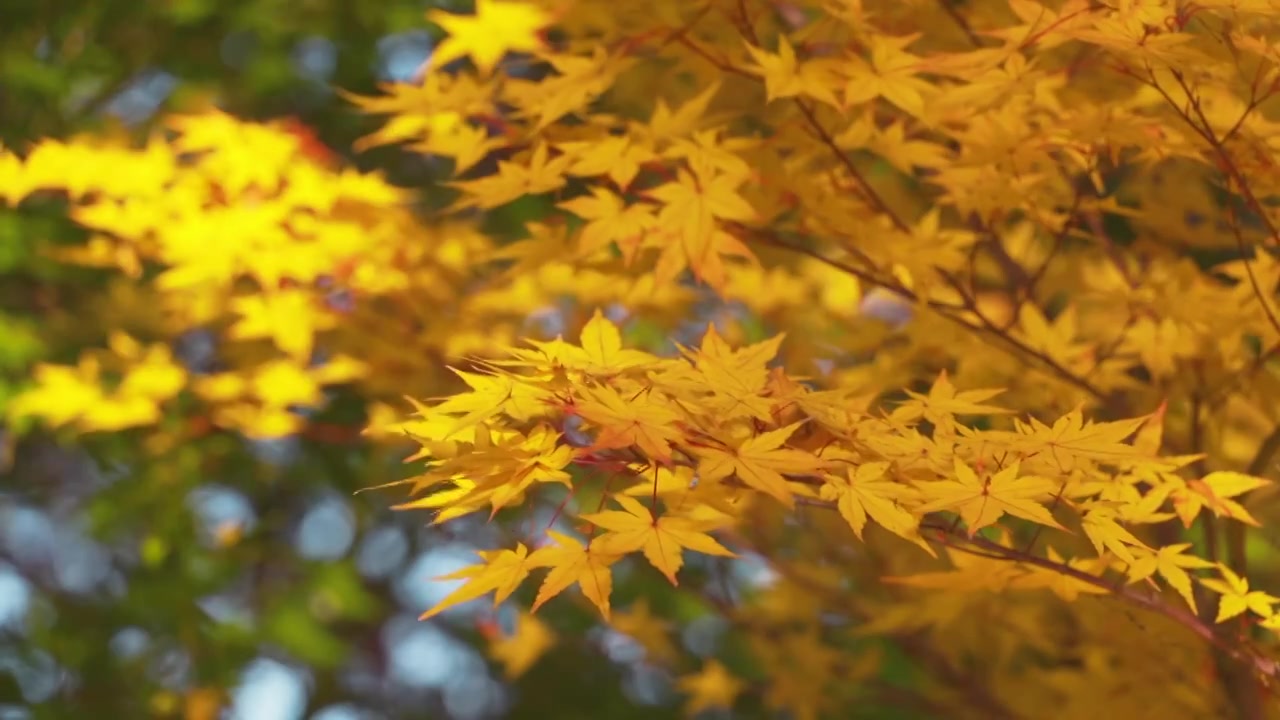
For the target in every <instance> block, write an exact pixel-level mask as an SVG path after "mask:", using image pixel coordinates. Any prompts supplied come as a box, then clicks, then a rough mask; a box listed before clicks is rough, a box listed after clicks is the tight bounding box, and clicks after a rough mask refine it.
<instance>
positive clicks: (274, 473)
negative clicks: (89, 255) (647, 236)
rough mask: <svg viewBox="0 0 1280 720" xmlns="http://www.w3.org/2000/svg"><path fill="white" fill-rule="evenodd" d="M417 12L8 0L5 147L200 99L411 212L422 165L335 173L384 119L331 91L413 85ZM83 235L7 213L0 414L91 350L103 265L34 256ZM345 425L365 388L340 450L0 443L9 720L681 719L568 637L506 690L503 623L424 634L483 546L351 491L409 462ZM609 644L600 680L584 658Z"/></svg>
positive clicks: (329, 415) (171, 1) (643, 580)
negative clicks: (42, 377)
mask: <svg viewBox="0 0 1280 720" xmlns="http://www.w3.org/2000/svg"><path fill="white" fill-rule="evenodd" d="M426 9H427V4H426V3H423V2H420V1H418V0H387V1H384V2H378V3H353V2H345V1H344V0H303V1H301V2H284V1H283V0H152V1H150V2H123V1H121V0H107V1H105V2H104V1H102V0H92V1H88V0H79V1H75V0H53V1H48V0H12V1H11V2H6V3H4V5H3V9H2V10H0V143H2V144H3V145H4V146H5V147H9V148H13V149H17V150H22V149H24V148H25V147H27V146H29V144H30V143H31V142H33V141H35V140H36V139H38V138H45V137H53V138H71V137H74V136H76V135H77V134H81V133H128V134H135V135H138V136H141V135H143V134H145V133H147V132H148V131H149V129H150V128H151V127H152V126H153V125H154V123H155V121H156V120H157V119H158V118H160V117H162V116H163V115H165V114H167V113H173V112H184V111H188V110H191V109H199V108H202V107H206V106H208V105H209V104H210V103H216V105H217V106H218V107H220V108H222V109H224V110H226V111H228V112H230V113H232V114H234V115H237V116H241V117H245V118H251V119H280V118H288V119H290V120H289V121H290V122H291V123H295V125H294V127H296V128H297V130H298V132H299V133H300V134H303V135H304V136H306V137H308V138H310V140H309V141H310V142H314V143H315V144H316V146H317V148H324V149H325V151H326V152H331V153H335V154H337V155H339V156H342V157H343V159H344V161H346V162H350V163H353V164H356V165H358V166H359V167H361V168H362V169H371V168H376V169H379V170H381V171H383V172H385V173H386V174H387V175H388V176H389V177H390V178H391V179H392V181H393V182H396V183H397V184H400V185H403V186H408V187H421V188H424V197H426V196H427V195H429V193H427V192H426V189H427V188H429V187H430V181H431V177H432V168H431V167H430V166H429V165H428V164H427V163H426V162H425V161H423V160H421V159H420V158H417V157H414V156H411V155H407V154H402V153H399V152H397V151H395V150H375V151H371V152H368V153H364V154H362V155H361V156H360V157H359V158H358V159H357V158H355V157H354V153H352V152H351V147H352V144H353V142H354V141H355V139H356V138H358V137H360V136H361V135H363V134H365V133H367V132H368V131H369V130H371V129H372V128H373V127H374V126H375V125H376V123H377V122H378V121H377V119H375V118H369V117H367V116H363V115H361V114H360V113H358V112H356V111H355V109H354V108H353V107H352V106H351V105H350V104H349V103H348V102H347V101H346V100H344V99H343V98H342V97H341V96H340V95H339V94H338V93H337V92H336V91H335V89H336V88H341V89H343V90H346V91H350V92H355V93H364V94H370V93H372V92H374V90H375V89H376V85H377V83H378V82H382V81H389V80H404V79H407V78H409V77H411V76H412V74H413V73H414V72H415V71H416V70H417V69H418V67H419V66H420V65H421V63H422V62H423V61H424V60H425V59H426V57H427V55H428V53H429V51H430V48H431V45H432V35H431V34H430V33H429V32H428V31H427V30H424V28H425V27H427V25H426V23H425V22H424V20H423V14H424V12H425V11H426ZM428 199H429V198H428ZM519 220H520V218H511V219H509V222H510V223H518V222H519ZM78 232H79V231H77V230H75V229H74V228H73V227H72V226H71V225H70V223H68V222H67V221H66V220H65V219H64V218H63V215H62V213H61V212H60V208H59V207H58V206H57V205H56V204H53V205H50V204H40V203H26V204H24V205H23V206H22V207H21V208H0V403H3V402H5V401H7V400H8V399H9V398H11V397H12V396H13V393H14V392H15V390H16V389H18V388H19V387H20V386H21V385H22V383H23V382H24V381H25V379H26V377H27V373H28V372H29V370H30V367H31V366H32V364H33V363H34V362H36V361H41V360H48V361H55V362H67V361H74V358H76V357H77V356H78V355H79V354H80V352H81V351H82V350H84V349H85V348H86V347H92V346H98V345H101V344H102V341H103V338H104V336H105V333H106V327H105V326H104V325H102V324H99V323H96V322H95V317H94V315H93V313H92V312H91V310H92V307H91V300H92V299H93V298H100V297H101V295H102V293H104V292H107V286H106V284H105V283H106V279H107V277H108V276H109V274H108V273H96V272H93V271H88V270H84V269H76V268H69V267H68V266H66V265H62V264H58V263H54V262H51V261H48V260H46V259H45V258H44V257H43V256H42V255H41V254H39V253H38V252H36V247H37V245H38V244H39V243H38V242H37V240H39V241H53V242H57V241H58V240H59V239H60V238H62V239H66V240H72V239H76V238H78V237H81V236H80V235H79V234H78ZM87 305H89V306H90V307H86V306H87ZM207 342H208V338H202V337H192V338H186V339H184V341H183V343H181V344H180V347H179V348H178V352H179V356H180V357H182V358H183V359H184V360H186V361H187V362H189V363H190V362H198V361H199V358H200V357H201V356H202V355H208V354H209V353H210V352H212V349H211V348H209V347H206V346H204V344H207ZM364 419H365V408H364V404H363V401H362V399H361V398H359V397H354V396H338V397H335V398H334V399H333V402H331V403H330V404H329V406H328V407H327V408H326V409H325V410H324V411H323V413H322V415H321V416H319V417H317V418H314V420H315V422H316V424H317V426H319V425H320V424H321V423H326V424H327V425H326V426H327V427H331V428H340V429H345V430H347V431H348V432H339V433H337V435H338V437H337V438H336V440H337V441H335V437H326V438H322V439H313V438H304V437H291V438H288V439H285V440H281V441H271V442H250V441H246V440H244V439H241V438H239V437H234V436H231V435H228V434H217V433H214V434H209V435H207V436H205V437H203V438H201V439H200V440H198V441H195V442H191V443H187V444H184V445H182V446H181V447H174V448H164V449H154V450H155V452H151V453H148V454H147V455H146V456H140V455H139V454H138V452H139V449H138V447H137V442H136V440H137V438H136V437H134V436H132V435H130V434H129V433H118V434H105V435H104V434H99V435H95V436H91V437H87V438H84V437H82V438H73V437H72V436H70V435H65V436H63V435H51V434H47V433H39V432H37V433H33V434H29V435H24V436H23V437H22V439H21V440H20V441H18V440H15V435H16V434H15V433H13V432H12V428H10V429H8V431H6V430H4V429H0V433H4V435H3V448H4V456H3V458H0V459H2V460H3V469H4V472H3V474H2V475H0V718H3V720H18V719H20V718H21V719H26V718H32V719H34V718H76V719H80V718H87V717H101V718H121V719H125V718H144V717H172V718H185V720H211V719H212V718H216V717H235V718H245V719H253V720H258V719H261V720H293V719H295V718H313V719H314V720H370V719H372V718H388V719H389V718H400V717H404V718H408V717H415V718H420V717H449V718H484V717H495V716H507V717H527V718H535V717H551V716H554V717H558V718H575V717H581V718H599V717H610V718H615V717H616V718H628V717H646V718H655V717H665V716H668V715H676V714H679V705H678V703H676V702H675V701H674V700H673V696H672V692H671V690H670V683H669V679H668V678H666V677H665V676H664V675H663V674H662V673H660V672H657V671H656V670H655V669H653V668H652V667H650V666H649V665H648V664H647V663H645V662H644V650H643V648H642V646H641V645H639V644H638V643H636V642H635V641H634V640H628V639H626V638H624V637H622V636H619V637H615V638H597V639H599V640H602V642H599V643H596V642H593V643H587V644H584V643H579V644H577V645H575V644H573V643H571V642H563V643H560V644H559V645H558V646H557V649H556V651H555V652H554V653H553V654H552V656H551V657H550V659H549V661H548V662H545V663H543V664H540V665H539V666H538V667H537V668H535V669H534V670H533V671H531V673H529V674H528V675H526V676H524V677H522V678H521V679H520V680H519V681H517V682H515V683H508V682H505V681H504V675H503V672H502V668H501V666H500V665H498V664H497V663H495V662H494V661H493V660H492V659H491V658H490V657H489V656H488V655H487V654H486V653H485V652H484V648H485V647H486V646H487V645H488V644H489V642H490V641H491V640H493V639H494V638H495V637H501V636H503V635H504V634H508V633H510V632H511V630H512V627H511V624H512V622H513V619H512V618H510V617H505V616H498V617H492V616H491V613H489V612H488V611H487V610H486V609H485V608H479V609H465V608H464V609H463V611H462V612H461V613H452V614H450V616H449V617H447V618H445V619H444V620H443V621H435V622H430V623H421V622H419V621H418V620H417V617H416V616H417V615H418V614H419V613H421V612H422V611H423V610H425V609H426V608H427V607H429V606H430V605H432V604H434V603H435V602H437V601H438V600H439V599H440V598H442V597H443V596H444V595H445V594H447V592H449V590H450V589H451V587H452V585H451V584H450V583H444V582H432V581H431V578H432V577H434V576H438V575H441V574H444V573H447V572H450V571H452V570H454V569H456V568H458V567H460V566H463V565H466V564H469V563H471V562H472V561H473V560H474V555H473V554H472V549H473V548H474V547H475V543H476V542H481V543H484V542H485V534H486V533H490V532H493V530H492V529H489V528H486V527H484V526H483V525H482V524H479V523H472V524H467V523H457V524H455V527H450V528H449V529H448V532H445V531H441V530H439V529H430V528H427V527H424V524H425V520H424V516H422V515H411V514H410V515H401V514H397V513H393V512H392V511H390V510H389V509H388V506H389V504H390V502H389V501H388V499H387V497H386V496H379V495H377V494H370V495H355V494H354V492H355V491H356V490H357V489H359V488H362V487H367V486H369V485H373V484H377V483H379V482H385V481H387V480H388V479H394V478H396V477H400V476H402V475H403V474H404V473H405V472H406V470H405V469H404V466H402V465H401V463H400V460H401V458H402V457H403V453H401V452H399V451H397V450H384V449H374V448H372V447H371V446H368V445H366V444H365V443H363V442H361V440H360V438H359V436H358V435H357V433H358V429H359V427H360V424H361V423H362V422H363V421H364ZM664 584H665V583H663V584H658V583H653V578H652V577H650V576H649V575H648V574H638V575H634V576H632V578H631V579H630V580H628V581H626V583H625V586H623V587H620V588H619V590H618V596H619V600H623V599H625V598H628V597H630V598H635V597H639V596H652V597H653V601H654V602H655V603H663V602H672V600H671V598H669V597H668V598H664V597H663V596H662V595H661V593H662V592H665V591H664V589H663V586H664ZM620 604H622V603H620ZM546 612H549V613H550V612H560V613H568V614H570V615H572V614H573V613H577V612H578V611H577V610H575V609H574V608H573V607H572V606H571V604H568V603H564V604H562V605H561V607H560V608H548V610H547V611H546ZM561 620H562V621H563V622H569V623H570V625H572V624H573V623H574V622H576V623H577V624H579V625H581V626H582V627H584V628H585V627H587V626H589V625H590V624H591V621H590V618H588V617H587V616H585V615H584V616H582V617H579V618H576V620H575V619H574V618H573V617H568V618H562V619H561ZM707 637H709V636H707V635H706V633H703V634H702V636H698V635H697V634H696V633H695V634H694V636H691V639H690V640H689V641H690V642H695V643H696V642H702V643H705V642H707V639H706V638H707ZM674 640H675V641H679V638H674ZM602 647H603V648H607V654H608V656H610V657H612V658H613V659H614V660H615V662H603V663H602V662H601V650H600V648H602Z"/></svg>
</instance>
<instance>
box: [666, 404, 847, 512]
mask: <svg viewBox="0 0 1280 720" xmlns="http://www.w3.org/2000/svg"><path fill="white" fill-rule="evenodd" d="M802 424H804V423H803V422H797V423H792V424H791V425H787V426H786V427H781V428H778V429H776V430H770V431H768V432H764V433H761V434H759V435H756V436H754V437H749V438H747V439H746V440H744V441H742V442H740V443H737V444H729V443H725V444H723V445H722V446H704V447H692V448H690V450H691V451H692V452H693V454H694V455H696V456H697V457H698V460H699V461H698V474H699V475H700V476H701V477H702V480H703V481H705V482H716V481H719V480H723V479H724V478H726V477H729V476H730V475H734V476H736V477H737V478H738V479H739V480H741V481H742V482H743V483H744V484H745V485H746V486H747V487H750V488H753V489H755V490H759V491H760V492H763V493H766V494H768V495H772V496H773V497H774V498H777V500H778V501H779V502H781V503H782V504H784V505H786V506H787V507H789V508H790V507H795V498H794V497H793V495H792V491H791V489H790V488H789V487H788V485H787V479H786V478H785V477H783V475H782V473H784V472H785V473H788V474H795V475H803V474H808V473H814V472H817V471H819V470H821V469H823V468H824V467H826V465H827V463H826V461H825V460H823V459H822V458H819V457H817V456H816V455H814V454H813V453H809V452H805V451H803V450H795V449H792V448H785V447H782V444H783V443H785V442H786V441H787V438H789V437H791V434H792V433H794V432H795V431H796V428H798V427H800V426H801V425H802Z"/></svg>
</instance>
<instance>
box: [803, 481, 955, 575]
mask: <svg viewBox="0 0 1280 720" xmlns="http://www.w3.org/2000/svg"><path fill="white" fill-rule="evenodd" d="M888 470H889V463H887V462H873V463H864V464H862V465H859V466H858V468H857V469H856V470H852V471H850V472H849V473H848V474H845V475H824V476H823V477H824V479H825V480H826V481H827V483H826V484H825V485H823V486H822V490H821V497H822V498H823V499H824V500H835V501H836V508H837V509H838V510H839V511H840V515H841V517H843V518H844V519H845V521H846V522H848V523H849V527H851V528H853V532H854V534H855V535H857V536H858V539H859V540H861V539H862V531H863V530H864V529H865V528H866V526H867V518H868V517H870V518H871V519H872V520H875V521H876V522H877V523H879V525H880V526H881V527H883V528H884V529H885V530H888V531H889V532H891V533H893V534H894V535H897V536H898V537H900V538H903V539H904V540H908V541H910V542H912V543H915V544H916V545H918V546H919V547H920V548H922V549H923V550H924V551H925V552H927V553H929V554H930V555H934V556H936V553H935V552H934V551H933V548H931V547H929V544H928V543H927V542H925V540H924V538H922V537H920V519H919V518H918V517H916V516H915V515H913V514H911V513H910V512H909V511H907V509H906V508H904V507H903V506H902V505H901V504H900V503H901V501H902V500H905V499H908V498H913V499H914V498H915V497H918V495H919V493H918V492H917V491H916V490H915V489H914V488H912V487H910V486H908V485H904V484H902V483H896V482H893V481H892V480H889V479H887V478H886V476H885V475H886V473H887V472H888Z"/></svg>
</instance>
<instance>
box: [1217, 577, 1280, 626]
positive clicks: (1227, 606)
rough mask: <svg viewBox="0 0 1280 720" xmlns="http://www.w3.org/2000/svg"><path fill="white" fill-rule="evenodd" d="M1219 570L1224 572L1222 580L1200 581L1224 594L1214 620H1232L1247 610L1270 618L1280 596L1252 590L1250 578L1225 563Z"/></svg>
mask: <svg viewBox="0 0 1280 720" xmlns="http://www.w3.org/2000/svg"><path fill="white" fill-rule="evenodd" d="M1218 572H1219V573H1221V574H1222V579H1221V580H1213V579H1203V580H1201V581H1200V584H1201V585H1204V586H1205V587H1207V588H1209V589H1210V590H1212V591H1214V592H1216V593H1218V594H1220V595H1222V597H1221V598H1220V599H1219V601H1218V617H1217V618H1216V619H1215V620H1214V622H1222V621H1224V620H1230V619H1231V618H1233V617H1235V616H1237V615H1239V614H1241V613H1243V612H1245V611H1246V610H1248V611H1251V612H1253V613H1254V614H1255V615H1258V616H1260V617H1262V618H1269V617H1271V616H1272V615H1273V614H1274V613H1275V610H1274V608H1273V607H1272V606H1273V604H1274V603H1275V602H1276V601H1277V600H1280V598H1276V597H1275V596H1273V595H1269V594H1267V593H1265V592H1263V591H1261V590H1250V589H1249V580H1248V578H1243V577H1240V576H1239V575H1237V574H1236V573H1235V572H1233V571H1232V570H1231V568H1229V567H1227V566H1225V565H1222V564H1219V565H1218Z"/></svg>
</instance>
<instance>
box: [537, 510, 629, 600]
mask: <svg viewBox="0 0 1280 720" xmlns="http://www.w3.org/2000/svg"><path fill="white" fill-rule="evenodd" d="M547 535H549V536H551V539H553V540H555V541H556V544H555V545H554V546H549V547H543V548H538V549H537V550H535V551H534V552H533V554H532V555H530V556H529V567H549V568H551V571H550V572H548V573H547V576H546V578H544V579H543V581H542V585H541V587H539V588H538V597H537V598H536V599H535V600H534V601H533V610H535V611H536V610H537V609H538V608H540V607H542V605H543V603H545V602H547V601H548V600H550V599H551V598H553V597H555V596H557V595H559V594H560V593H562V592H564V591H565V589H566V588H568V587H570V586H571V585H577V586H578V587H579V588H581V590H582V594H583V595H585V596H586V598H587V599H588V600H590V601H591V602H592V604H593V605H595V606H596V607H597V608H598V609H599V610H600V614H601V615H602V616H604V619H605V620H608V619H609V595H610V594H611V593H612V592H613V572H612V570H610V569H609V566H610V565H612V564H613V563H614V562H616V561H617V560H618V558H619V557H621V556H620V555H616V554H607V553H604V552H601V551H600V550H599V548H598V547H592V545H594V544H595V543H588V544H587V545H583V544H582V543H581V542H579V541H578V540H577V539H575V538H573V537H571V536H569V535H564V534H562V533H558V532H556V531H555V530H548V531H547Z"/></svg>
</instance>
